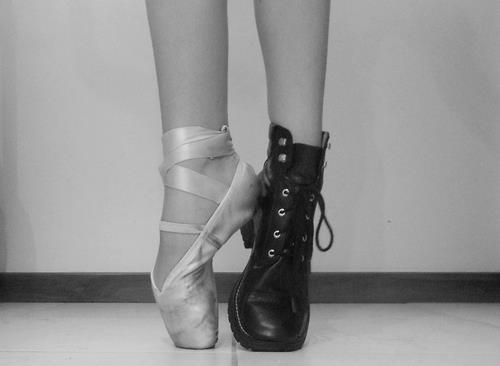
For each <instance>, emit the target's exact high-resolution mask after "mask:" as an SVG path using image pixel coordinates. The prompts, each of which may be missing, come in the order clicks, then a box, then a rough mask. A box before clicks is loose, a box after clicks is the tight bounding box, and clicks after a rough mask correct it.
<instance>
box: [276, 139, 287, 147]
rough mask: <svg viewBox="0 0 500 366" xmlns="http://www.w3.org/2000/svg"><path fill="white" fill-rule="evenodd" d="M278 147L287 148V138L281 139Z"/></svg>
mask: <svg viewBox="0 0 500 366" xmlns="http://www.w3.org/2000/svg"><path fill="white" fill-rule="evenodd" d="M278 145H280V146H285V145H286V137H280V139H279V140H278Z"/></svg>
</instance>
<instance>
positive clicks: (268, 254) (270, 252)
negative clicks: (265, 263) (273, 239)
mask: <svg viewBox="0 0 500 366" xmlns="http://www.w3.org/2000/svg"><path fill="white" fill-rule="evenodd" d="M267 256H268V257H269V258H272V257H274V256H275V254H274V249H269V250H268V251H267Z"/></svg>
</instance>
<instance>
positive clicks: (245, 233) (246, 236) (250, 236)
mask: <svg viewBox="0 0 500 366" xmlns="http://www.w3.org/2000/svg"><path fill="white" fill-rule="evenodd" d="M240 233H241V238H242V239H243V246H244V247H245V248H246V249H252V248H253V242H254V240H255V230H254V224H253V218H252V219H250V220H249V221H248V222H247V223H246V224H245V225H243V226H242V227H241V229H240Z"/></svg>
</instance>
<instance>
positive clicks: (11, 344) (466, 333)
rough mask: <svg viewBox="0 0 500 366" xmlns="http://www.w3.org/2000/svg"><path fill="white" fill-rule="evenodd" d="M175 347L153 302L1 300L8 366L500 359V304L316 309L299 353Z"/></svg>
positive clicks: (224, 344)
mask: <svg viewBox="0 0 500 366" xmlns="http://www.w3.org/2000/svg"><path fill="white" fill-rule="evenodd" d="M220 311H221V324H220V340H219V343H218V345H217V347H216V348H215V349H213V350H206V351H189V350H179V349H176V348H174V347H173V346H172V344H171V343H170V341H169V338H168V336H167V334H166V332H165V330H164V328H163V324H162V322H161V320H160V316H159V314H158V312H157V310H156V308H155V306H154V305H153V304H5V303H4V304H0V365H2V366H4V365H9V366H11V365H12V366H17V365H37V366H38V365H50V366H58V365H86V366H88V365H120V366H126V365H140V366H148V365H162V366H167V365H176V366H182V365H193V366H195V365H200V366H204V365H233V366H234V365H245V366H246V365H249V366H257V365H258V366H265V365H272V366H279V365H286V366H294V365H301V366H305V365H315V366H316V365H317V366H320V365H342V366H349V365H356V366H362V365H398V366H399V365H454V366H457V365H475V366H489V365H495V366H497V365H500V304H407V305H350V304H342V305H314V306H313V308H312V311H313V315H312V320H311V325H310V330H309V338H308V340H307V343H306V346H305V347H304V349H303V350H301V351H297V352H292V353H256V352H248V351H245V350H244V349H242V348H241V347H239V346H237V345H236V344H235V343H234V341H233V339H232V335H231V332H230V330H229V325H228V322H227V317H226V305H225V304H222V305H221V309H220Z"/></svg>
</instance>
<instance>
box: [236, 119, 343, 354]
mask: <svg viewBox="0 0 500 366" xmlns="http://www.w3.org/2000/svg"><path fill="white" fill-rule="evenodd" d="M328 139H329V134H328V133H327V132H323V136H322V146H321V147H315V146H310V145H305V144H298V143H296V144H294V143H293V138H292V135H291V133H290V131H289V130H287V129H286V128H283V127H281V126H279V125H276V124H271V126H270V130H269V147H268V158H267V160H266V162H265V164H264V169H263V171H262V172H261V175H260V177H261V180H262V182H263V185H264V191H265V193H264V194H263V196H262V197H261V198H260V202H259V210H258V212H257V214H256V216H255V217H254V222H253V223H252V222H251V223H249V224H247V225H246V226H245V227H244V229H242V235H243V240H244V243H245V247H247V248H252V253H251V255H250V259H249V262H248V264H247V266H246V268H245V270H244V272H243V273H242V275H241V277H240V278H239V280H238V282H237V283H236V285H235V286H234V288H233V291H232V293H231V297H230V299H229V305H228V312H229V321H230V323H231V329H232V331H233V333H234V337H235V338H236V340H237V341H238V342H239V343H240V344H241V345H242V346H243V347H245V348H248V349H251V350H254V351H293V350H296V349H299V348H301V347H302V345H303V344H304V340H305V338H306V334H307V328H308V325H309V295H308V280H309V273H310V272H311V256H312V252H313V236H314V234H316V245H317V247H318V249H319V250H321V251H326V250H328V249H330V247H331V246H332V244H333V232H332V229H331V227H330V224H329V223H328V221H327V220H326V217H325V212H324V209H325V204H324V201H323V197H322V196H321V193H320V191H321V187H322V184H323V169H324V161H325V151H326V148H327V145H328ZM317 203H318V204H319V206H320V208H321V217H320V220H319V222H318V227H317V229H316V233H314V224H313V219H314V211H315V208H316V204H317ZM322 222H325V223H326V225H327V228H328V230H329V232H330V242H329V244H328V245H327V246H326V247H321V246H320V244H319V241H318V231H319V228H320V225H321V223H322Z"/></svg>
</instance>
